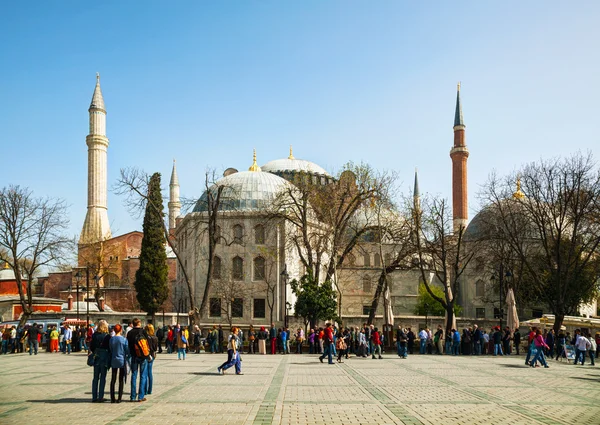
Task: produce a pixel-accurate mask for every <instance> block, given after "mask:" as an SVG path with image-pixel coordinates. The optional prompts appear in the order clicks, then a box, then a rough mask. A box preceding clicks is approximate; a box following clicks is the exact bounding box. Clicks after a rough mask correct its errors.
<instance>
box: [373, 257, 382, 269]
mask: <svg viewBox="0 0 600 425" xmlns="http://www.w3.org/2000/svg"><path fill="white" fill-rule="evenodd" d="M374 257H375V258H374V263H375V267H381V255H379V254H375V256H374Z"/></svg>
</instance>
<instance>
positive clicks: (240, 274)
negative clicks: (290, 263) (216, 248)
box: [212, 256, 266, 280]
mask: <svg viewBox="0 0 600 425" xmlns="http://www.w3.org/2000/svg"><path fill="white" fill-rule="evenodd" d="M252 268H253V272H254V273H253V277H252V280H265V276H266V274H265V268H266V261H265V259H264V258H263V257H260V256H258V257H255V258H254V260H252ZM212 277H213V279H221V278H223V261H222V260H221V257H218V256H215V260H214V263H213V271H212ZM231 278H232V279H233V280H244V259H243V258H242V257H240V256H235V257H233V259H232V260H231Z"/></svg>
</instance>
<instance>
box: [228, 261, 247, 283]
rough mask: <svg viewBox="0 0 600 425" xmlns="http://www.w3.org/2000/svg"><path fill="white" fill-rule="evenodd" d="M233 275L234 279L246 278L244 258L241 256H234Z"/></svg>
mask: <svg viewBox="0 0 600 425" xmlns="http://www.w3.org/2000/svg"><path fill="white" fill-rule="evenodd" d="M231 263H232V264H231V265H232V267H231V268H232V270H233V273H232V277H233V280H243V279H244V260H243V259H242V258H241V257H234V258H233V260H232V262H231Z"/></svg>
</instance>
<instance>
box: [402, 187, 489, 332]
mask: <svg viewBox="0 0 600 425" xmlns="http://www.w3.org/2000/svg"><path fill="white" fill-rule="evenodd" d="M413 217H416V219H415V220H414V221H413V222H412V223H413V238H414V244H415V251H416V253H417V256H418V261H417V263H418V267H419V271H420V273H421V280H422V282H423V284H424V285H425V288H426V289H427V292H428V293H429V295H431V297H432V298H433V299H434V300H436V301H437V302H439V303H440V304H441V305H442V307H443V308H444V309H445V310H446V332H449V331H450V330H451V329H453V328H454V329H456V317H455V313H454V306H455V304H456V300H457V299H458V293H459V289H460V280H461V276H462V275H463V273H464V272H465V269H466V268H467V266H468V265H469V263H470V262H471V260H472V259H473V257H474V255H475V253H476V252H477V246H478V242H477V241H476V240H470V241H469V243H466V241H465V228H464V227H463V226H460V227H459V228H458V229H455V230H454V232H453V220H452V211H451V210H450V208H449V205H448V201H447V200H445V199H440V198H435V197H425V198H424V199H423V200H422V201H421V205H420V208H419V210H417V211H414V212H413ZM432 275H433V276H432ZM432 277H433V280H432V279H431V278H432ZM436 283H437V284H439V285H441V286H442V288H443V290H444V297H443V298H442V297H439V296H438V295H436V294H435V293H434V291H433V290H432V285H433V284H436Z"/></svg>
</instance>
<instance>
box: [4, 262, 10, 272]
mask: <svg viewBox="0 0 600 425" xmlns="http://www.w3.org/2000/svg"><path fill="white" fill-rule="evenodd" d="M9 268H10V267H8V261H5V262H4V270H8V269H9Z"/></svg>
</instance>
